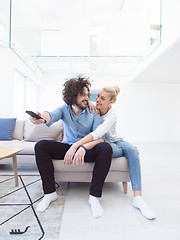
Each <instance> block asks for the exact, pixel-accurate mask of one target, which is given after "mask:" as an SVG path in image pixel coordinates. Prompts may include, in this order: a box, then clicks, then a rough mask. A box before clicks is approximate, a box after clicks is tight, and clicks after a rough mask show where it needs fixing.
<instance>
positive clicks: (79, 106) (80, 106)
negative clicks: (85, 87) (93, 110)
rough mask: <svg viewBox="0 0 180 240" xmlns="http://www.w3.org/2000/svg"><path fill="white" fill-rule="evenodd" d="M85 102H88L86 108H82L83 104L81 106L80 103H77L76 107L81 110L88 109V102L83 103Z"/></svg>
mask: <svg viewBox="0 0 180 240" xmlns="http://www.w3.org/2000/svg"><path fill="white" fill-rule="evenodd" d="M83 102H86V103H87V104H86V106H82V105H81V104H79V103H77V102H76V106H77V107H78V108H79V109H81V110H84V109H86V108H87V106H88V101H83Z"/></svg>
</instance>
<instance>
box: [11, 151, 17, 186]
mask: <svg viewBox="0 0 180 240" xmlns="http://www.w3.org/2000/svg"><path fill="white" fill-rule="evenodd" d="M12 158H13V168H14V176H15V186H16V187H17V186H18V171H17V158H16V154H14V155H13V156H12Z"/></svg>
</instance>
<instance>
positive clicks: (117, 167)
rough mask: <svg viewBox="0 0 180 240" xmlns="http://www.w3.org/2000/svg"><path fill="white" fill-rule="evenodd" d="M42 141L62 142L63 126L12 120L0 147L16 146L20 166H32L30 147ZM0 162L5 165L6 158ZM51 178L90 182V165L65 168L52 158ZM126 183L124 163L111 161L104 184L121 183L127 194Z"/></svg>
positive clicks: (58, 180) (126, 168)
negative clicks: (13, 124) (19, 148)
mask: <svg viewBox="0 0 180 240" xmlns="http://www.w3.org/2000/svg"><path fill="white" fill-rule="evenodd" d="M42 139H48V140H56V141H62V139H63V123H62V121H61V120H60V121H58V122H56V123H53V124H52V125H51V126H50V127H47V126H46V125H44V124H40V125H34V124H32V123H31V122H30V121H29V120H28V119H27V120H19V119H17V120H16V121H15V126H14V129H13V133H12V139H11V140H5V141H3V140H0V146H18V147H22V148H23V150H22V151H21V152H19V153H18V154H17V162H18V163H19V164H20V163H21V164H27V163H29V164H35V152H34V146H35V144H36V142H37V141H40V140H42ZM3 161H6V162H7V159H4V160H3ZM0 164H1V162H0ZM53 164H54V176H55V180H56V181H57V182H60V181H65V182H90V181H91V178H92V170H93V166H94V163H84V165H81V166H73V165H66V164H64V163H63V161H58V160H56V159H53ZM129 181H130V177H129V169H128V161H127V159H126V158H125V157H119V158H113V159H112V163H111V167H110V171H109V173H108V176H107V178H106V182H122V184H123V190H124V193H127V182H129Z"/></svg>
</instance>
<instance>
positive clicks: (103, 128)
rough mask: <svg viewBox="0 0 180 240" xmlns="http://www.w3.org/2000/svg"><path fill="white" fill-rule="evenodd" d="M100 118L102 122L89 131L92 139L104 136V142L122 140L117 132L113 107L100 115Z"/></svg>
mask: <svg viewBox="0 0 180 240" xmlns="http://www.w3.org/2000/svg"><path fill="white" fill-rule="evenodd" d="M101 119H102V124H101V125H99V126H98V127H97V128H96V130H94V131H93V132H91V133H90V134H91V135H92V136H93V139H94V140H96V139H98V138H101V137H102V136H104V137H105V141H106V142H115V141H119V140H122V138H121V137H120V134H119V133H118V132H117V128H116V124H117V116H116V113H115V112H114V111H113V109H112V108H111V109H110V110H109V111H108V112H107V113H106V114H105V115H103V116H101Z"/></svg>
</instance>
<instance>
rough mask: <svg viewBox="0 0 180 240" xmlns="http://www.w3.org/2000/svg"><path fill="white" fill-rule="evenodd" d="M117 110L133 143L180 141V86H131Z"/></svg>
mask: <svg viewBox="0 0 180 240" xmlns="http://www.w3.org/2000/svg"><path fill="white" fill-rule="evenodd" d="M115 109H116V110H117V112H118V115H119V130H120V133H121V135H122V136H123V137H124V139H125V140H127V141H130V142H155V143H158V142H165V143H166V142H180V85H177V84H170V83H166V84H161V83H145V82H144V83H142V82H141V83H132V84H131V85H130V86H129V87H128V89H127V91H126V92H125V93H123V95H121V96H119V99H118V101H117V103H116V104H115Z"/></svg>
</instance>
